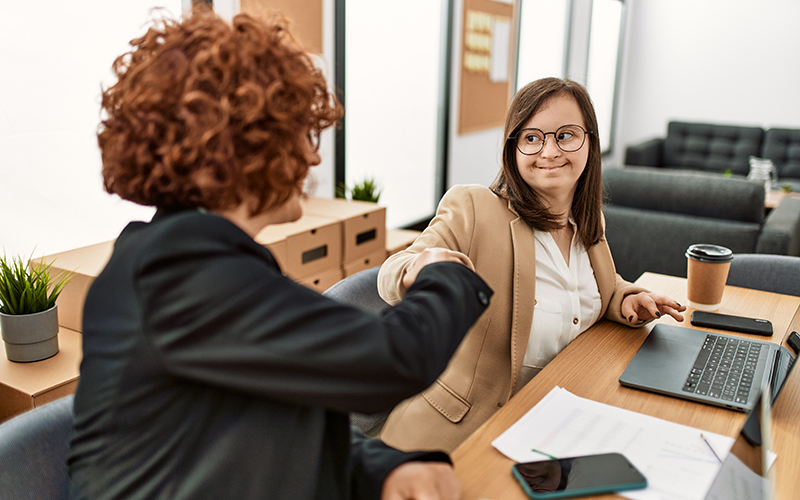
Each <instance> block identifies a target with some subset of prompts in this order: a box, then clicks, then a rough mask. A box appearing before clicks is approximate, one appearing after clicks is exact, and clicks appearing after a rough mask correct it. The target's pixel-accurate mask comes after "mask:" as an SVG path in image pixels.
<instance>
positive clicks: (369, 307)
mask: <svg viewBox="0 0 800 500" xmlns="http://www.w3.org/2000/svg"><path fill="white" fill-rule="evenodd" d="M380 268H381V267H380V266H377V267H373V268H371V269H366V270H364V271H361V272H358V273H356V274H354V275H352V276H348V277H347V278H345V279H343V280H341V281H340V282H338V283H336V284H335V285H333V286H332V287H330V288H328V289H327V290H325V291H324V292H322V295H325V296H326V297H330V298H332V299H334V300H337V301H339V302H342V303H344V304H347V305H351V306H354V307H358V308H359V309H363V310H364V311H368V312H373V313H378V312H380V311H381V310H383V309H385V308H387V307H389V304H387V303H386V302H385V301H384V300H383V299H382V298H381V297H380V295H378V271H379V270H380ZM388 415H389V411H388V410H387V411H383V412H380V413H376V414H373V415H366V414H363V413H351V414H350V423H351V424H352V425H354V426H356V427H357V428H358V429H360V430H361V432H363V433H364V434H366V435H367V436H370V437H375V436H377V434H378V433H379V432H380V430H381V428H382V427H383V423H384V422H385V421H386V417H388Z"/></svg>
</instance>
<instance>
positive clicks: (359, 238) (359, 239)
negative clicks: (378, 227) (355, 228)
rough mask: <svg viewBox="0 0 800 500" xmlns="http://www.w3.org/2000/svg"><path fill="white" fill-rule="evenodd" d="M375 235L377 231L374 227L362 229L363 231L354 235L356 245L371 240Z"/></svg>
mask: <svg viewBox="0 0 800 500" xmlns="http://www.w3.org/2000/svg"><path fill="white" fill-rule="evenodd" d="M376 237H377V232H376V231H375V229H370V230H369V231H364V232H363V233H360V234H357V235H356V245H360V244H362V243H366V242H368V241H372V240H374V239H375V238H376Z"/></svg>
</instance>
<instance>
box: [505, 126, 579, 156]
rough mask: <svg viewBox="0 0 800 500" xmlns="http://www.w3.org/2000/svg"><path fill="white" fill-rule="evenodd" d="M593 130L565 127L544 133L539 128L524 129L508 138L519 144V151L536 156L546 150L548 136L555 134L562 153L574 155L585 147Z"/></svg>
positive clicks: (554, 136)
mask: <svg viewBox="0 0 800 500" xmlns="http://www.w3.org/2000/svg"><path fill="white" fill-rule="evenodd" d="M593 133H594V132H592V131H591V130H584V129H583V127H581V126H580V125H564V126H563V127H559V129H558V130H556V131H555V132H542V131H541V130H539V129H538V128H524V129H522V130H520V131H519V132H517V133H516V134H514V135H512V136H510V137H509V138H508V140H509V141H515V142H516V143H517V149H518V150H519V152H520V153H522V154H524V155H528V156H530V155H535V154H537V153H539V152H540V151H541V150H542V148H544V143H545V140H546V139H547V136H548V135H550V134H553V138H554V139H555V140H556V144H557V145H558V148H559V149H560V150H561V151H564V152H565V153H572V152H573V151H577V150H579V149H581V148H582V147H583V143H584V142H585V141H586V135H587V134H593Z"/></svg>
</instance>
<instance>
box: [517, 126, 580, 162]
mask: <svg viewBox="0 0 800 500" xmlns="http://www.w3.org/2000/svg"><path fill="white" fill-rule="evenodd" d="M565 127H578V128H579V129H581V130H583V141H581V145H580V146H578V147H577V148H575V149H572V150H569V151H568V150H566V149H564V148H562V147H561V144H560V143H559V142H558V137H557V136H556V134H557V133H558V131H559V130H561V129H562V128H565ZM526 130H536V131H537V132H541V133H542V147H540V148H539V151H537V152H535V153H526V152H525V151H523V150H522V149H521V148H520V147H519V142H518V141H517V139H518V138H519V135H520V134H521V133H523V132H525V131H526ZM550 134H553V139H555V141H556V146H557V147H558V149H560V150H561V151H563V152H565V153H574V152H575V151H578V150H579V149H581V148H582V147H583V145H584V144H586V136H587V135H589V134H592V135H594V131H593V130H586V129H585V128H583V127H581V126H580V125H576V124H574V123H570V124H567V125H562V126H560V127H558V128H557V129H556V130H555V132H544V131H542V130H540V129H538V128H523V129H520V130H518V131H517V133H516V134H514V135H510V136H508V138H507V139H506V140H507V141H511V140H513V141H514V144H515V145H516V147H517V151H519V152H520V153H522V154H524V155H525V156H533V155H538V154H539V153H541V152H542V150H543V149H544V146H545V144H547V136H548V135H550Z"/></svg>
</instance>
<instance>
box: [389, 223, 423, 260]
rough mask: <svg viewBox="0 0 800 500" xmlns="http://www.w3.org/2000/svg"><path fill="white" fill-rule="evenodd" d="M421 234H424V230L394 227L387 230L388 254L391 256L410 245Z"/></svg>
mask: <svg viewBox="0 0 800 500" xmlns="http://www.w3.org/2000/svg"><path fill="white" fill-rule="evenodd" d="M420 234H422V231H412V230H411V229H392V230H389V231H387V232H386V256H387V257H389V256H390V255H394V254H396V253H397V252H402V251H403V250H405V249H406V248H408V247H410V246H411V244H412V243H414V240H416V239H417V237H418V236H419V235H420Z"/></svg>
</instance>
